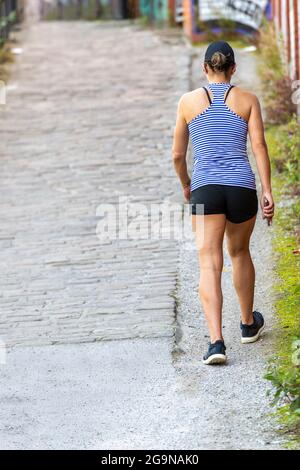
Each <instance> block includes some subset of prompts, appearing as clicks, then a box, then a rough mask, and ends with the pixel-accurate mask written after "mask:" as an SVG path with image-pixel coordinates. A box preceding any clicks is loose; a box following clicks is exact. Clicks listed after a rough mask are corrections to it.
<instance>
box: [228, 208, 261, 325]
mask: <svg viewBox="0 0 300 470" xmlns="http://www.w3.org/2000/svg"><path fill="white" fill-rule="evenodd" d="M255 221H256V215H255V216H254V217H252V218H251V219H250V220H247V221H246V222H242V223H240V224H234V223H232V222H229V220H227V222H226V238H227V248H228V253H229V255H230V257H231V261H232V269H233V284H234V287H235V290H236V292H237V295H238V298H239V303H240V307H241V318H242V323H245V324H247V325H251V324H252V323H253V313H252V312H253V301H254V284H255V269H254V266H253V262H252V259H251V254H250V251H249V242H250V237H251V234H252V231H253V228H254V225H255Z"/></svg>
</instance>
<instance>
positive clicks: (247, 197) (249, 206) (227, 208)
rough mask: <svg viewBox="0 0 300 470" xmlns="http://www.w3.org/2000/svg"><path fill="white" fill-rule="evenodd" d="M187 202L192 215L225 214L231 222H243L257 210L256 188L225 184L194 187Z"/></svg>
mask: <svg viewBox="0 0 300 470" xmlns="http://www.w3.org/2000/svg"><path fill="white" fill-rule="evenodd" d="M189 204H190V207H191V210H192V214H193V215H196V214H203V215H209V214H225V215H226V218H227V219H228V220H229V221H230V222H233V223H241V222H245V221H246V220H248V219H251V217H253V216H254V215H255V214H256V213H257V211H258V198H257V191H256V189H250V188H243V187H241V186H229V185H225V184H206V185H204V186H200V187H199V188H197V189H194V190H193V191H191V198H190V201H189ZM196 204H204V206H196Z"/></svg>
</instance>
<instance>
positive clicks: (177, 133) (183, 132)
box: [172, 97, 191, 200]
mask: <svg viewBox="0 0 300 470" xmlns="http://www.w3.org/2000/svg"><path fill="white" fill-rule="evenodd" d="M188 143H189V129H188V126H187V123H186V120H185V118H184V114H183V97H181V98H180V100H179V102H178V107H177V118H176V124H175V129H174V136H173V146H172V156H173V165H174V168H175V171H176V173H177V175H178V177H179V179H180V182H181V186H182V189H183V192H184V196H185V198H186V199H187V200H189V199H190V185H191V179H190V177H189V175H188V171H187V163H186V153H187V148H188Z"/></svg>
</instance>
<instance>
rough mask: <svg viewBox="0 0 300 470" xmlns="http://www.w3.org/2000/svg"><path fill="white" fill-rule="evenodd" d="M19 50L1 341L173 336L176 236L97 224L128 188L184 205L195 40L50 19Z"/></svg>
mask: <svg viewBox="0 0 300 470" xmlns="http://www.w3.org/2000/svg"><path fill="white" fill-rule="evenodd" d="M133 31H134V33H133ZM21 45H22V47H23V54H22V55H20V56H18V57H17V61H16V63H15V64H14V65H13V67H12V74H11V75H12V79H11V80H10V82H9V86H8V92H7V95H8V96H7V106H6V108H5V110H2V112H1V113H0V117H1V139H0V154H1V174H0V179H1V182H0V184H1V188H2V197H1V204H0V217H1V222H2V223H1V228H0V246H1V255H0V256H1V267H2V269H1V274H0V276H1V280H0V282H1V320H0V336H1V337H2V339H4V340H5V341H6V343H7V344H8V345H16V344H18V345H20V344H22V345H24V344H26V345H29V344H47V343H50V344H51V343H63V342H68V343H70V342H80V341H84V342H85V341H94V340H103V339H116V338H131V337H144V336H151V337H152V336H172V334H173V332H174V297H173V291H174V287H175V278H176V276H175V275H176V272H177V263H178V248H177V244H176V242H174V241H173V242H170V241H169V240H161V241H159V240H155V239H152V240H117V241H103V240H101V239H99V237H98V236H97V227H99V225H98V224H99V223H100V221H101V218H100V216H101V210H99V207H100V205H101V204H103V203H113V204H116V203H117V202H118V201H119V197H120V196H123V197H124V196H125V197H128V201H129V202H143V203H146V204H148V206H147V207H149V204H150V203H161V202H163V201H164V200H167V199H169V200H171V201H172V200H174V201H176V200H178V197H179V201H180V197H181V196H180V195H179V191H178V190H179V183H178V181H177V179H176V177H175V172H174V171H173V168H172V163H171V136H172V131H173V125H174V123H175V117H176V103H177V100H178V98H179V96H180V95H181V94H182V93H183V92H185V91H186V89H187V72H188V68H187V62H188V60H189V58H188V54H187V51H186V47H185V45H184V41H183V40H182V39H181V38H180V37H179V36H178V34H177V35H176V34H173V35H170V34H169V35H168V34H163V33H161V34H160V35H155V34H153V33H152V32H151V31H150V30H148V31H146V30H143V29H139V27H138V26H137V25H135V26H133V25H129V24H128V23H126V22H123V23H121V22H108V23H89V22H65V23H63V22H60V23H56V22H53V23H47V22H44V23H38V24H35V25H33V26H32V27H31V28H29V29H27V30H26V31H25V32H24V37H23V43H22V44H21ZM132 220H133V221H134V220H135V219H134V215H133V216H132ZM132 220H131V221H132ZM145 221H146V222H147V218H145V219H144V223H145Z"/></svg>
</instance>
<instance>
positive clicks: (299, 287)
mask: <svg viewBox="0 0 300 470" xmlns="http://www.w3.org/2000/svg"><path fill="white" fill-rule="evenodd" d="M279 42H280V38H279ZM258 52H259V55H258V59H259V68H258V71H259V74H260V77H261V83H262V87H263V98H264V109H265V111H266V120H265V127H266V140H267V144H268V148H269V155H270V160H271V167H272V188H273V195H274V200H275V218H274V234H273V235H274V236H273V238H272V248H273V253H274V274H275V276H276V281H275V284H274V286H273V297H274V299H275V301H274V307H275V312H276V325H275V332H276V343H275V354H274V355H273V356H272V357H271V358H270V359H269V361H268V365H267V371H266V375H265V378H266V379H267V380H269V381H270V383H271V384H272V388H270V390H269V395H270V396H272V401H271V404H272V405H273V406H274V407H275V410H276V411H275V415H276V417H277V418H278V420H279V422H280V423H281V425H282V426H281V429H282V432H287V433H288V434H289V442H288V444H287V446H288V447H289V448H292V449H300V283H299V267H300V266H299V264H300V250H299V247H300V201H299V194H300V189H299V188H300V184H299V183H300V121H299V117H297V116H296V113H295V110H296V107H295V105H294V103H293V102H292V99H291V94H292V86H291V84H292V81H291V79H290V78H289V77H288V75H287V71H286V67H285V64H284V63H283V62H282V59H281V56H280V53H279V49H278V38H276V35H275V30H274V25H273V24H272V23H271V22H264V24H263V27H262V29H261V36H260V41H259V43H258Z"/></svg>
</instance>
